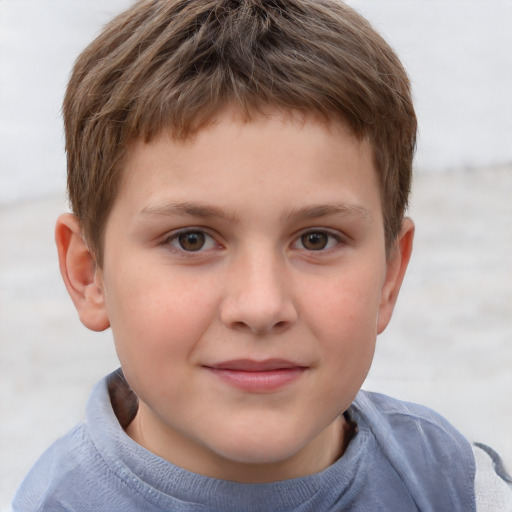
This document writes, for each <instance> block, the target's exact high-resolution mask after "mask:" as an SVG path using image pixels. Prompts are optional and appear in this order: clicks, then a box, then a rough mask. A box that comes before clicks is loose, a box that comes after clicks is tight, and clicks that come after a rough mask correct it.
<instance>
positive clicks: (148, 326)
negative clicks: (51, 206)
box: [13, 0, 506, 511]
mask: <svg viewBox="0 0 512 512" xmlns="http://www.w3.org/2000/svg"><path fill="white" fill-rule="evenodd" d="M64 118H65V127H66V149H67V154H68V189H69V194H70V199H71V204H72V210H73V214H64V215H63V216H61V217H60V218H59V220H58V222H57V227H56V241H57V247H58V251H59V261H60V268H61V272H62V276H63V279H64V282H65V284H66V287H67V289H68V291H69V293H70V295H71V298H72V299H73V302H74V303H75V306H76V308H77V310H78V313H79V316H80V319H81V321H82V322H83V323H84V325H86V326H87V327H88V328H90V329H92V330H96V331H100V330H104V329H106V328H108V327H111V328H112V333H113V336H114V341H115V344H116V349H117V353H118V355H119V359H120V361H121V368H122V371H121V370H119V371H117V372H115V373H114V374H112V375H110V376H108V377H107V378H106V379H105V380H104V381H102V382H100V383H99V384H98V385H97V386H96V388H95V389H94V391H93V393H92V395H91V398H90V400H89V403H88V406H87V414H86V421H85V423H83V424H81V425H79V426H77V427H76V428H75V429H74V430H73V431H71V432H70V433H69V434H68V435H67V436H65V437H64V438H62V439H61V440H59V441H58V442H57V443H56V444H54V445H53V446H52V447H51V448H50V449H49V451H48V452H47V453H46V454H45V455H43V457H42V458H41V459H40V461H39V462H38V463H37V464H36V466H35V467H34V469H33V470H32V472H31V473H30V474H29V476H28V477H27V479H26V481H25V482H24V483H23V484H22V486H21V488H20V490H19V491H18V493H17V496H16V498H15V501H14V504H13V508H14V510H52V511H54V510H84V511H85V510H87V511H89V510H148V511H150V510H151V511H153V510H155V511H156V510H172V511H185V510H186V511H191V510H212V511H229V510H237V511H238V510H248V511H252V510H262V511H267V510H312V511H322V510H354V511H363V510H394V511H395V510H399V511H401V510H404V511H408V510H422V511H427V510H432V511H434V510H435V511H440V510H449V511H454V510H455V511H457V510H460V511H472V510H477V504H478V507H479V508H478V510H484V508H482V507H485V506H487V507H488V508H487V509H488V510H496V508H494V509H492V508H489V507H491V506H494V505H492V503H493V502H492V499H494V500H496V499H502V500H505V499H506V494H505V492H506V487H505V484H504V483H503V481H502V480H500V479H499V478H498V477H497V476H496V475H494V474H493V472H492V471H491V472H487V473H485V477H486V478H488V479H489V483H488V484H487V487H486V489H485V491H486V494H485V495H484V494H481V493H479V492H478V491H479V489H480V486H481V485H482V484H481V482H482V478H481V477H480V478H479V477H478V475H479V474H480V473H479V472H478V471H477V468H476V463H475V454H474V452H473V449H472V447H471V446H470V445H469V443H468V442H467V441H466V440H465V439H464V438H463V437H462V436H461V435H460V434H459V433H458V432H457V431H456V430H455V429H453V427H451V426H450V425H449V424H448V423H447V422H446V421H445V420H444V419H443V418H441V417H439V416H438V415H436V414H435V413H433V412H432V411H429V410H427V409H425V408H423V407H420V406H416V405H412V404H405V403H402V402H398V401H396V400H393V399H390V398H388V397H385V396H382V395H377V394H371V393H365V392H361V391H359V390H360V387H361V384H362V382H363V381H364V378H365V376H366V374H367V371H368V369H369V367H370V364H371V360H372V356H373V350H374V345H375V340H376V336H377V334H379V333H380V332H382V331H383V330H384V329H385V327H386V325H387V323H388V322H389V320H390V318H391V314H392V311H393V307H394V304H395V302H396V299H397V296H398V292H399V289H400V285H401V282H402V279H403V276H404V274H405V271H406V267H407V264H408V261H409V257H410V253H411V249H412V241H413V232H414V227H413V223H412V221H411V220H410V219H408V218H404V212H405V209H406V206H407V197H408V193H409V188H410V176H411V166H412V157H413V151H414V145H415V135H416V119H415V115H414V110H413V107H412V103H411V99H410V90H409V83H408V80H407V76H406V74H405V72H404V70H403V68H402V66H401V64H400V63H399V61H398V59H397V58H396V56H395V55H394V53H393V52H392V51H391V49H390V48H389V47H388V46H387V45H386V43H385V42H384V41H383V40H382V39H381V38H380V36H378V35H377V34H376V33H375V32H374V31H373V29H372V28H371V27H370V26H369V25H368V24H367V23H366V22H365V21H364V20H363V19H362V18H361V17H360V16H358V15H357V14H356V13H355V12H353V11H352V10H351V9H349V8H347V7H346V6H345V5H343V4H341V3H338V1H337V0H325V1H308V0H287V1H278V0H275V1H269V2H264V1H261V0H260V1H258V0H246V1H242V0H240V1H234V0H232V1H229V0H224V1H218V0H217V1H205V0H192V1H183V0H181V1H179V0H167V1H164V0H161V1H142V2H138V3H136V4H135V5H134V6H133V7H132V8H130V9H129V10H127V11H126V12H125V13H123V14H121V15H120V16H119V17H117V18H116V19H115V20H114V21H113V22H112V23H111V24H110V25H109V26H107V27H106V29H105V30H104V31H103V33H102V34H101V35H100V36H99V37H98V38H97V39H96V40H95V41H94V42H93V43H92V44H91V45H90V46H89V47H88V48H87V49H86V50H85V51H84V52H83V54H82V55H81V56H80V57H79V59H78V61H77V63H76V65H75V69H74V72H73V75H72V77H71V80H70V83H69V86H68V91H67V94H66V99H65V102H64ZM476 453H477V454H476V457H478V460H480V458H481V457H482V454H481V453H480V452H476ZM482 460H483V459H482ZM255 484H257V485H255ZM489 489H491V491H492V492H490V491H489ZM498 493H501V494H498ZM489 495H490V497H489ZM485 496H487V498H485ZM485 499H487V501H485ZM494 503H496V501H494Z"/></svg>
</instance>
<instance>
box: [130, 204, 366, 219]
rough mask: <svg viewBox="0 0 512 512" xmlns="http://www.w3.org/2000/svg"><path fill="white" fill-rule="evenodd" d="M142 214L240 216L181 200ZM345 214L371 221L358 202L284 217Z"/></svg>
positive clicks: (322, 206)
mask: <svg viewBox="0 0 512 512" xmlns="http://www.w3.org/2000/svg"><path fill="white" fill-rule="evenodd" d="M140 214H141V215H142V216H144V217H146V216H148V217H153V216H156V217H178V216H190V217H199V218H205V219H207V218H219V219H224V220H227V221H229V222H232V223H237V222H238V217H237V216H236V215H235V214H233V213H230V212H227V211H225V210H223V209H222V208H218V207H217V206H211V205H205V204H201V203H192V202H180V203H165V204H162V205H149V206H146V207H145V208H143V209H142V210H141V212H140ZM339 214H341V215H343V216H346V217H353V218H360V219H362V220H364V221H370V219H371V216H370V212H369V210H368V209H367V208H365V207H364V206H361V205H357V204H351V203H341V204H319V205H310V206H304V207H303V208H299V209H297V210H289V211H286V212H284V214H283V215H282V216H281V218H282V219H284V220H286V221H288V222H293V221H297V220H301V219H305V220H309V219H318V218H321V217H327V216H329V215H339Z"/></svg>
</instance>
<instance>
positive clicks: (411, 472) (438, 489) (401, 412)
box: [348, 391, 475, 512]
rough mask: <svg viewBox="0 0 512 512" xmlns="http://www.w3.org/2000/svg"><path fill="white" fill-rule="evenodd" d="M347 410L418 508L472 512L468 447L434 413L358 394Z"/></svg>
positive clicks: (472, 476) (472, 463)
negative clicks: (397, 476)
mask: <svg viewBox="0 0 512 512" xmlns="http://www.w3.org/2000/svg"><path fill="white" fill-rule="evenodd" d="M348 412H349V414H350V413H352V414H353V415H354V420H355V421H356V423H360V424H361V425H362V426H363V428H364V429H365V430H366V432H367V433H368V435H369V436H370V438H371V439H372V440H373V447H374V449H376V450H379V452H380V453H382V455H383V457H384V458H385V459H386V460H387V461H388V464H389V466H390V467H392V468H393V471H395V472H396V473H397V474H398V475H399V477H400V479H401V480H402V482H403V483H404V485H405V486H406V487H407V489H408V490H409V492H410V493H411V495H412V496H413V497H414V500H415V502H416V503H417V504H421V505H422V506H421V507H420V509H421V510H453V511H455V510H457V511H459V510H460V511H464V512H469V511H475V487H474V479H475V458H474V455H473V451H472V448H471V444H470V443H469V441H468V440H467V439H466V438H465V437H464V436H463V435H462V434H461V433H460V432H459V431H458V430H457V429H455V427H453V426H452V425H451V424H450V423H449V422H448V421H447V420H446V419H445V418H443V417H442V416H441V415H440V414H438V413H436V412H435V411H433V410H432V409H429V408H428V407H424V406H422V405H418V404H413V403H409V402H403V401H400V400H397V399H394V398H391V397H388V396H386V395H382V394H379V393H370V392H367V391H361V392H359V394H358V395H357V398H356V400H354V403H353V405H352V408H351V409H349V411H348ZM433 503H435V504H437V505H436V506H437V508H436V507H433V506H432V504H433Z"/></svg>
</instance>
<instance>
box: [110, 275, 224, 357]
mask: <svg viewBox="0 0 512 512" xmlns="http://www.w3.org/2000/svg"><path fill="white" fill-rule="evenodd" d="M120 275H123V274H120ZM125 275H128V276H129V275H130V274H128V273H127V274H125ZM109 284H110V285H111V286H110V287H109V290H110V294H109V297H108V300H107V307H108V310H109V318H110V323H111V327H112V332H113V335H114V340H115V343H116V347H117V351H118V355H119V358H120V359H121V362H122V363H123V364H124V363H127V364H133V363H135V364H143V363H144V362H149V361H150V362H151V364H153V365H160V364H162V365H163V364H168V362H169V360H177V357H176V356H177V355H180V357H185V356H186V355H187V353H190V352H191V351H192V350H193V348H194V347H195V345H196V344H197V343H198V341H199V340H200V338H201V335H202V333H203V332H204V331H205V330H206V329H207V327H208V325H209V324H210V323H211V322H212V318H213V315H215V307H214V303H215V298H214V297H213V296H212V293H210V294H207V293H206V292H205V289H209V290H212V289H213V287H209V288H205V286H203V283H200V282H197V280H194V279H182V278H180V276H177V275H174V276H172V275H170V273H169V274H167V275H166V274H165V273H164V272H158V273H156V272H154V273H152V272H151V271H149V272H139V273H138V274H132V276H131V277H130V278H125V279H118V280H117V282H115V283H114V282H113V283H109ZM123 359H124V360H123Z"/></svg>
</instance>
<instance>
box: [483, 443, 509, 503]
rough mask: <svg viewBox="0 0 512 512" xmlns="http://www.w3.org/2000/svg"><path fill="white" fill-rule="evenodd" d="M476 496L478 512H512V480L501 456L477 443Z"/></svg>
mask: <svg viewBox="0 0 512 512" xmlns="http://www.w3.org/2000/svg"><path fill="white" fill-rule="evenodd" d="M473 453H474V456H475V462H476V475H475V494H476V506H477V512H510V511H512V478H511V477H510V476H509V475H508V474H507V472H506V470H505V468H504V467H503V463H502V461H501V458H500V456H499V455H498V454H497V453H496V452H495V451H494V450H492V449H491V448H489V447H488V446H485V445H483V444H479V443H475V445H474V446H473Z"/></svg>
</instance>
